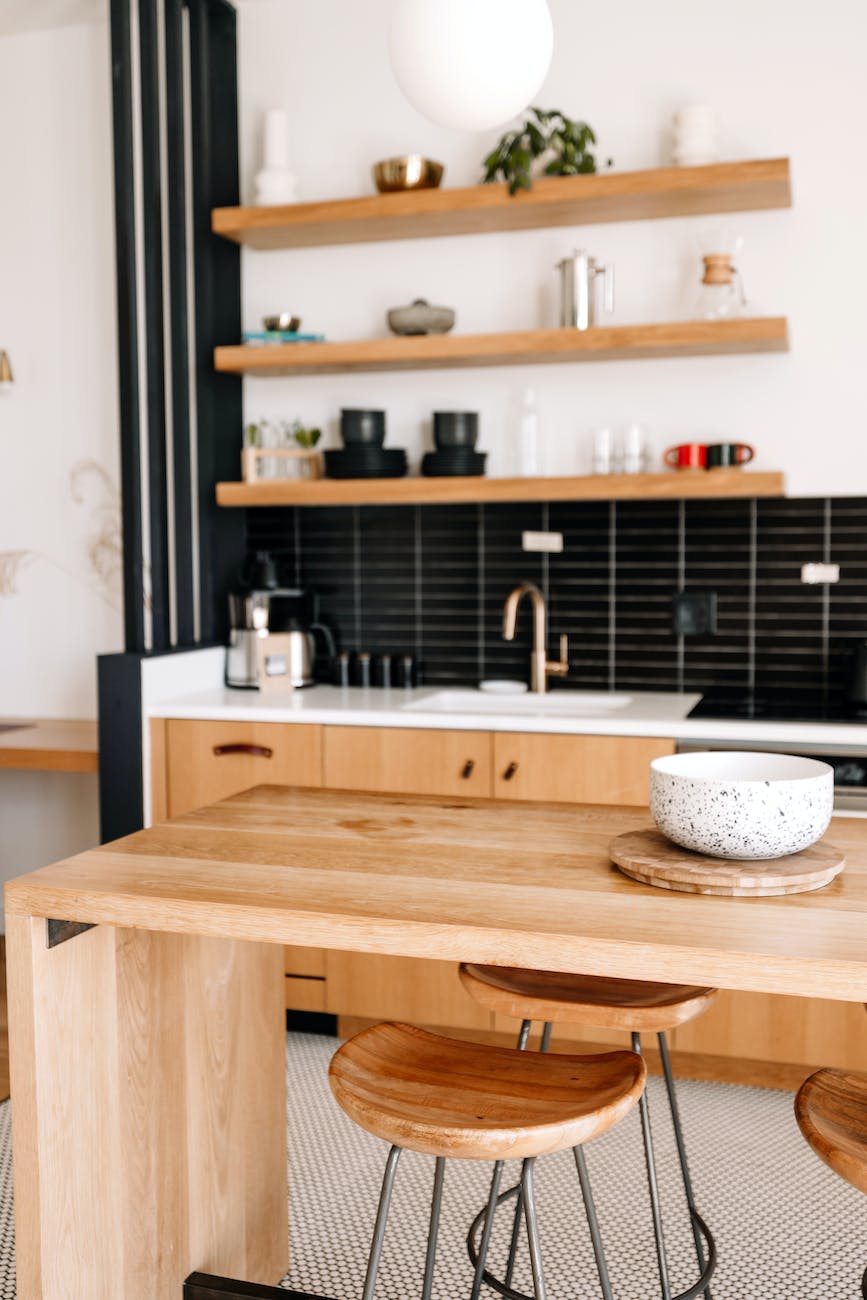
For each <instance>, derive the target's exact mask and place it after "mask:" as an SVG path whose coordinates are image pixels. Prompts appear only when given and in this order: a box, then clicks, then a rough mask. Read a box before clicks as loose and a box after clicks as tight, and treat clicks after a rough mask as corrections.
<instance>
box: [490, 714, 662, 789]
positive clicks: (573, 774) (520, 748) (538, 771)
mask: <svg viewBox="0 0 867 1300" xmlns="http://www.w3.org/2000/svg"><path fill="white" fill-rule="evenodd" d="M673 753H674V741H673V740H665V739H659V738H657V737H644V736H641V737H633V736H545V735H530V734H523V733H515V732H499V733H497V734H495V736H494V794H495V795H496V797H497V798H498V799H540V800H549V801H550V802H552V803H608V804H634V805H638V806H644V805H645V804H646V803H647V801H648V798H649V773H648V768H649V765H650V761H651V759H653V758H661V757H663V756H664V755H667V754H673Z"/></svg>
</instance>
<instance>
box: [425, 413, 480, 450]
mask: <svg viewBox="0 0 867 1300" xmlns="http://www.w3.org/2000/svg"><path fill="white" fill-rule="evenodd" d="M478 436H479V413H478V411H434V413H433V437H434V442H435V443H436V445H437V447H438V448H439V450H440V451H442V450H444V449H445V448H446V447H464V448H468V449H472V448H473V447H475V445H476V440H477V438H478Z"/></svg>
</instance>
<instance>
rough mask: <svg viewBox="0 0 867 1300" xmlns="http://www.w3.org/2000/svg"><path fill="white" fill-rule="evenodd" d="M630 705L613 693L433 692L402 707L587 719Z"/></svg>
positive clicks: (408, 710) (628, 698) (628, 700)
mask: <svg viewBox="0 0 867 1300" xmlns="http://www.w3.org/2000/svg"><path fill="white" fill-rule="evenodd" d="M632 703H633V697H632V696H631V695H621V694H617V693H615V692H613V691H555V692H552V693H551V694H546V695H536V694H534V693H533V692H532V691H528V692H527V693H526V695H495V694H488V693H487V692H485V691H469V690H468V691H434V692H432V693H431V694H430V695H427V696H425V697H424V699H421V700H413V701H412V703H411V704H405V705H404V706H403V711H404V712H406V713H491V714H494V713H496V714H500V715H503V714H506V715H509V714H511V715H513V716H519V717H548V718H586V717H594V716H597V715H605V716H607V715H609V714H612V713H616V712H617V711H618V710H619V709H625V708H628V706H629V705H630V704H632Z"/></svg>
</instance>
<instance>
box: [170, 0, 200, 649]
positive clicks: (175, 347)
mask: <svg viewBox="0 0 867 1300" xmlns="http://www.w3.org/2000/svg"><path fill="white" fill-rule="evenodd" d="M164 2H165V48H166V157H167V177H166V183H167V188H168V194H167V203H168V236H169V238H168V265H169V330H170V336H171V338H170V356H171V410H172V470H173V491H174V501H173V510H174V524H175V554H174V569H175V609H176V639H177V644H178V645H193V644H194V620H193V511H192V468H191V464H190V380H189V350H188V338H187V329H188V314H187V193H186V187H187V175H186V156H185V138H184V100H185V95H184V90H185V71H186V70H185V67H184V30H183V0H164Z"/></svg>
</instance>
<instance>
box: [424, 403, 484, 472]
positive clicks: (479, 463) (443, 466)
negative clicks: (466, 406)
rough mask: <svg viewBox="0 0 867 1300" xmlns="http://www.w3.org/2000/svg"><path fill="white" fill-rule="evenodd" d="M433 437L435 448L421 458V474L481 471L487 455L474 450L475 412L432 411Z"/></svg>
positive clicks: (477, 428)
mask: <svg viewBox="0 0 867 1300" xmlns="http://www.w3.org/2000/svg"><path fill="white" fill-rule="evenodd" d="M433 436H434V442H435V444H436V451H429V452H428V453H427V455H425V456H423V457H422V462H421V472H422V474H425V475H427V476H428V477H430V478H448V477H451V476H453V475H457V476H460V477H475V476H477V475H479V474H484V472H485V460H486V459H487V457H486V454H485V452H483V451H476V449H475V448H476V440H477V439H478V436H479V413H478V411H434V417H433Z"/></svg>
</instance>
